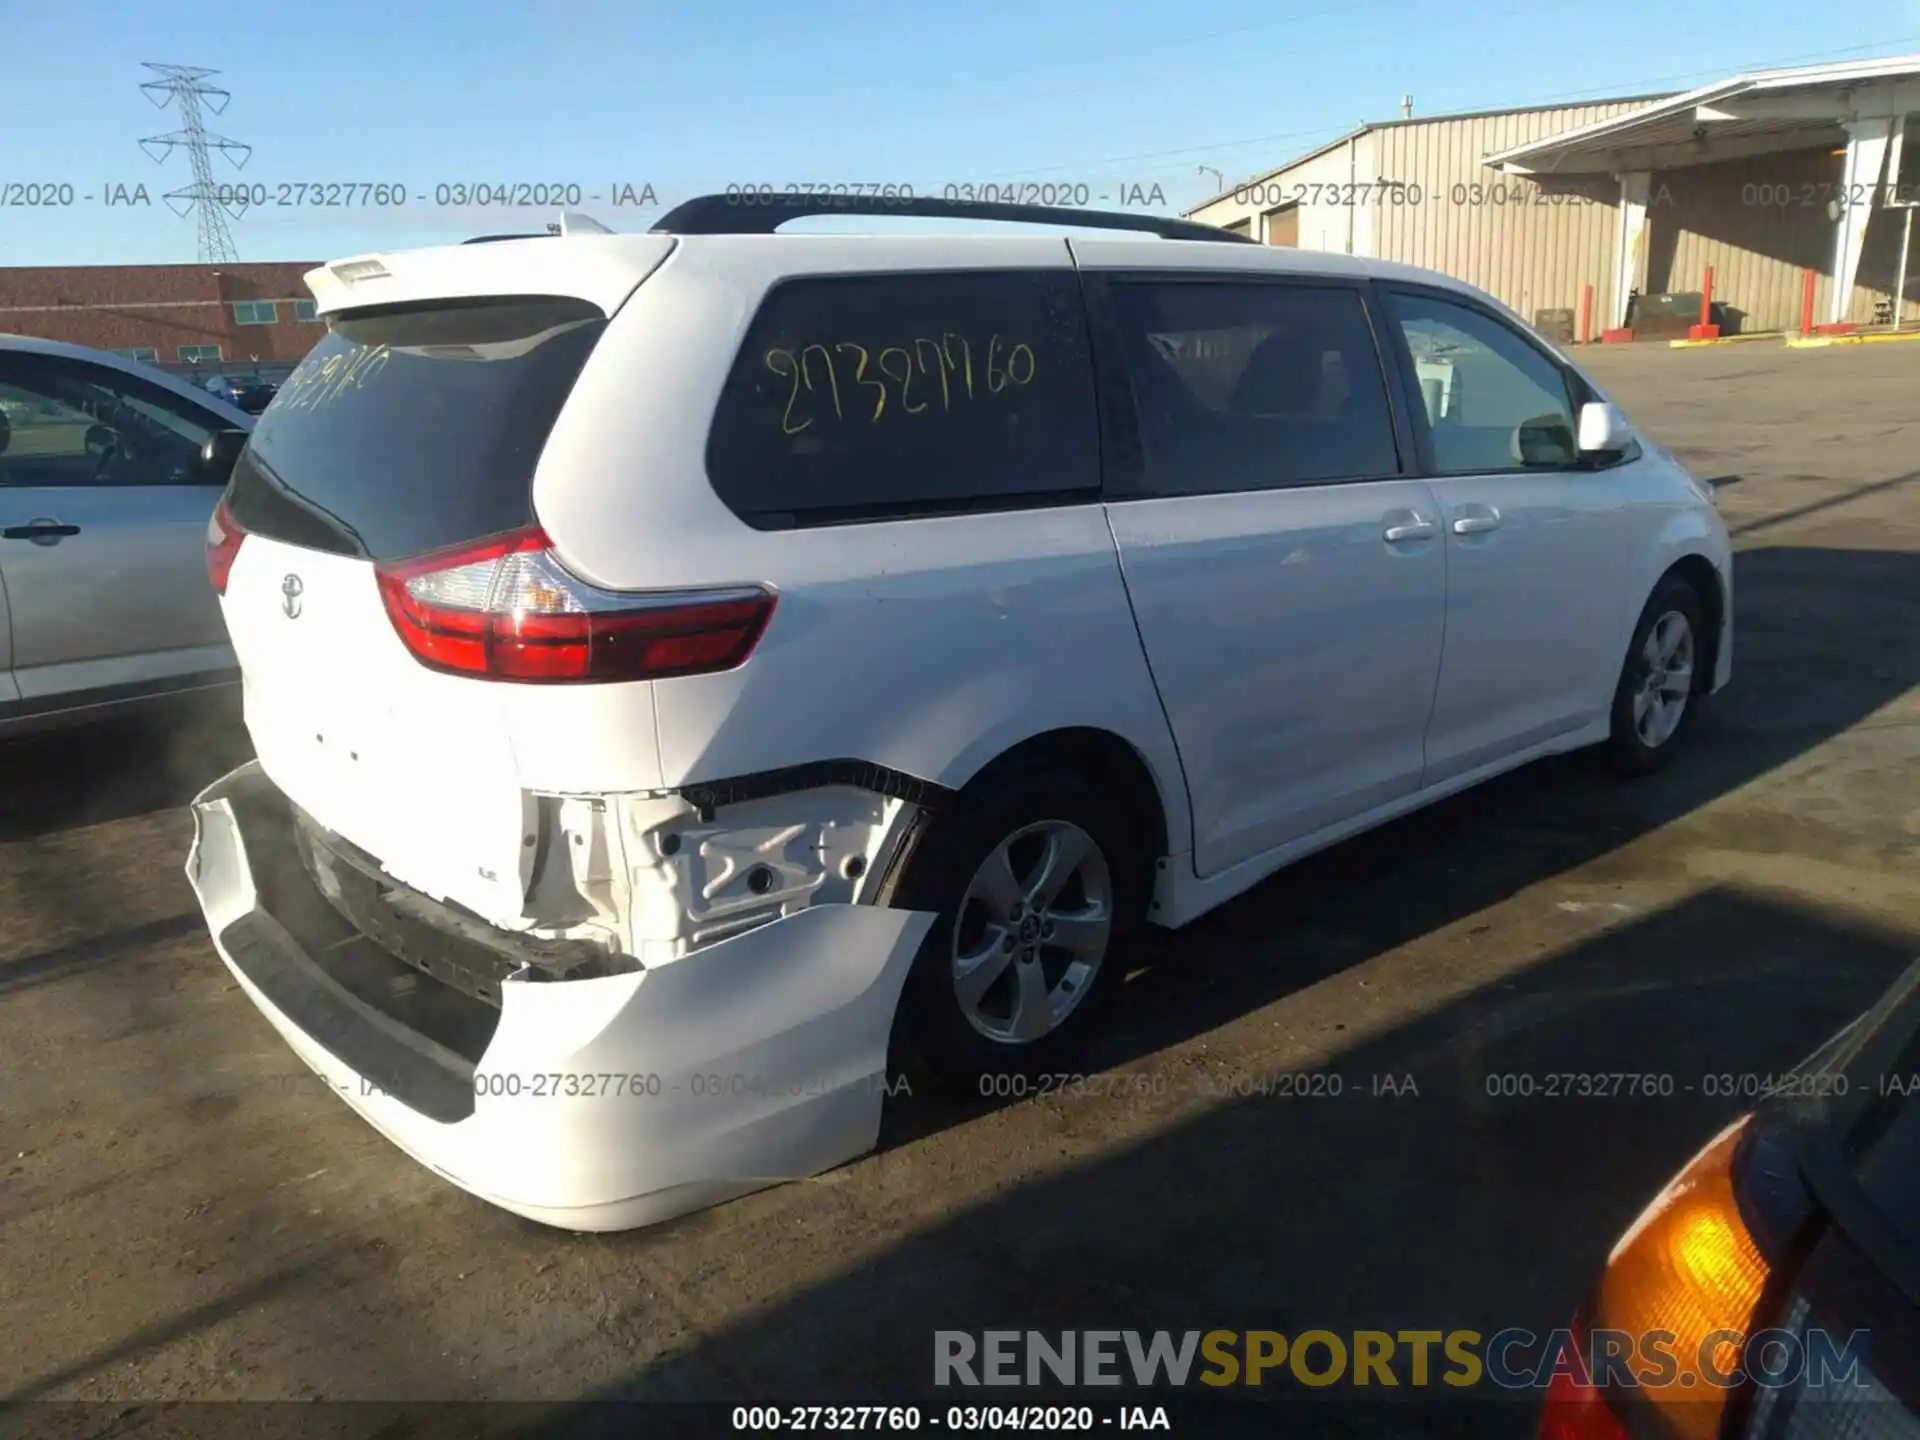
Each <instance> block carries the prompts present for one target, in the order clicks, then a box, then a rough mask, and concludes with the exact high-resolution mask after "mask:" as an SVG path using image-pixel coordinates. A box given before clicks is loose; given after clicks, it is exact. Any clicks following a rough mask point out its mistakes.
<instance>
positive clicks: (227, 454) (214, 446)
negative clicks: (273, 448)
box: [200, 430, 247, 483]
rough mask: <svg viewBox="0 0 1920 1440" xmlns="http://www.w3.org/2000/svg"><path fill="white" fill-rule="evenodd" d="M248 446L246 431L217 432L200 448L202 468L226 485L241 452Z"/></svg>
mask: <svg viewBox="0 0 1920 1440" xmlns="http://www.w3.org/2000/svg"><path fill="white" fill-rule="evenodd" d="M246 445H247V432H246V431H244V430H216V431H214V432H213V434H211V435H209V436H208V437H207V443H206V444H204V445H202V446H201V447H200V468H201V469H203V470H205V471H206V472H207V473H208V474H210V475H212V476H214V477H215V478H216V479H218V480H220V481H221V482H223V483H224V482H225V481H226V479H227V477H228V476H229V475H231V474H232V473H233V462H234V461H236V460H238V459H239V458H240V452H241V451H242V450H244V449H245V448H246Z"/></svg>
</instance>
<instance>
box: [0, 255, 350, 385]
mask: <svg viewBox="0 0 1920 1440" xmlns="http://www.w3.org/2000/svg"><path fill="white" fill-rule="evenodd" d="M316 263H318V262H315V261H294V260H281V261H267V262H259V263H252V264H243V263H238V262H236V263H232V264H225V265H47V266H4V267H0V333H5V334H13V335H37V336H40V337H43V338H45V339H49V340H66V341H70V342H72V343H74V344H77V345H91V346H94V347H95V348H97V349H101V350H117V351H119V352H120V353H122V354H125V355H132V356H134V357H135V358H137V359H141V360H148V361H151V362H153V363H155V364H159V365H164V366H166V367H167V368H168V369H191V370H195V371H201V372H209V371H210V370H211V369H212V368H213V367H216V366H219V365H222V364H225V365H228V366H231V367H233V368H236V369H244V368H247V367H250V366H252V365H256V364H257V365H260V366H264V367H267V368H269V369H285V368H287V367H288V366H291V365H293V364H294V363H295V362H296V361H298V360H299V359H300V358H301V357H302V356H303V355H305V354H306V353H307V351H308V350H310V349H311V348H312V347H313V345H314V343H315V342H316V341H318V340H319V339H320V337H321V336H322V335H324V334H325V333H326V330H325V327H324V326H323V325H321V324H320V322H319V321H317V320H315V319H314V318H313V296H312V295H311V294H310V293H309V292H308V290H307V287H306V284H305V282H304V281H303V280H302V279H301V278H300V277H301V276H302V275H304V274H305V273H306V272H307V271H308V270H311V269H312V268H313V267H314V265H315V264H316Z"/></svg>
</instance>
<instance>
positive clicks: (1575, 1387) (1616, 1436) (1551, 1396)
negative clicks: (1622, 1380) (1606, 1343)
mask: <svg viewBox="0 0 1920 1440" xmlns="http://www.w3.org/2000/svg"><path fill="white" fill-rule="evenodd" d="M1572 1333H1573V1336H1574V1338H1575V1340H1576V1341H1577V1342H1578V1343H1579V1346H1580V1353H1581V1355H1582V1356H1583V1357H1584V1356H1585V1355H1586V1354H1587V1352H1588V1349H1589V1347H1588V1344H1587V1331H1586V1326H1585V1325H1584V1324H1582V1323H1581V1321H1580V1320H1579V1318H1578V1317H1576V1318H1575V1320H1574V1324H1573V1326H1572ZM1580 1368H1581V1369H1582V1370H1583V1371H1584V1369H1585V1367H1584V1366H1581V1367H1580ZM1538 1440H1629V1437H1628V1434H1627V1428H1626V1426H1624V1425H1622V1424H1621V1423H1620V1419H1619V1417H1618V1416H1616V1415H1615V1414H1614V1413H1613V1410H1612V1407H1610V1406H1609V1405H1608V1404H1607V1397H1606V1396H1605V1395H1603V1394H1602V1393H1601V1392H1600V1390H1599V1388H1598V1387H1596V1386H1595V1385H1594V1384H1593V1382H1592V1380H1591V1379H1590V1378H1589V1377H1587V1376H1586V1375H1585V1374H1584V1373H1583V1374H1581V1375H1579V1376H1575V1375H1571V1374H1569V1373H1568V1372H1567V1371H1566V1370H1562V1369H1556V1370H1555V1371H1554V1372H1553V1377H1552V1379H1550V1380H1549V1381H1548V1382H1547V1398H1546V1403H1545V1405H1544V1406H1543V1408H1542V1409H1541V1412H1540V1429H1539V1432H1538Z"/></svg>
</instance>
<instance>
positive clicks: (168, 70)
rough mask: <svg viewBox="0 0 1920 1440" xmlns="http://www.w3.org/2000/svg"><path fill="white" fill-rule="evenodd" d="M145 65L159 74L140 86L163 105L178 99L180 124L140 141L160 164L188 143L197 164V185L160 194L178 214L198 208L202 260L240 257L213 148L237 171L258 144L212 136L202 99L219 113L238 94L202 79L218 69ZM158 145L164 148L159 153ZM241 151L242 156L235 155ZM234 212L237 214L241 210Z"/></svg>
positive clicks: (195, 170) (193, 162) (149, 62)
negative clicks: (217, 177) (215, 179)
mask: <svg viewBox="0 0 1920 1440" xmlns="http://www.w3.org/2000/svg"><path fill="white" fill-rule="evenodd" d="M142 63H143V64H144V65H145V66H146V68H147V69H149V70H152V71H155V72H156V73H157V74H158V75H159V76H160V78H159V79H158V80H149V81H147V82H145V83H144V84H142V85H141V87H140V88H141V90H143V91H145V92H146V95H147V98H148V99H149V100H151V101H153V103H154V104H155V105H157V106H159V107H160V108H161V109H165V108H166V107H167V106H168V105H170V104H173V103H175V102H178V104H179V106H180V128H179V129H178V130H175V131H173V132H172V133H171V134H168V135H150V136H148V137H147V138H146V139H145V140H142V141H141V142H140V148H141V149H142V150H145V151H146V152H147V154H149V155H151V156H152V157H153V159H154V162H155V163H156V164H159V163H162V162H164V161H165V160H166V158H167V156H169V155H171V154H172V153H173V149H174V147H175V146H176V145H184V146H185V147H186V151H187V159H188V160H189V162H191V164H192V166H193V184H191V185H187V186H184V187H182V188H181V189H179V190H174V191H170V192H169V193H167V194H166V195H164V196H162V197H161V198H162V199H164V200H165V201H166V202H167V204H168V205H169V206H170V207H172V209H173V212H174V213H175V214H176V215H181V216H184V215H185V214H186V213H187V212H188V211H189V210H197V211H199V215H200V263H201V264H203V265H207V264H216V263H219V262H221V261H229V262H231V261H235V260H238V259H239V258H240V256H239V253H238V252H237V251H236V250H235V249H234V248H233V235H232V233H231V232H230V231H229V230H228V229H227V216H226V213H225V212H226V211H227V210H228V209H229V208H230V204H227V205H223V204H222V202H221V200H220V194H219V191H218V189H217V188H216V187H215V185H214V183H213V159H212V156H211V153H210V152H211V151H213V150H218V151H220V153H221V154H223V155H225V156H226V157H227V159H229V160H231V161H233V166H234V168H235V169H236V170H237V169H239V168H240V167H242V166H243V165H245V164H246V163H247V157H248V156H249V155H251V154H252V153H253V147H252V146H251V145H242V144H241V143H240V142H239V141H238V140H229V139H227V138H226V136H224V135H209V134H208V133H207V127H206V125H205V123H204V122H203V121H202V120H201V118H200V106H201V102H202V101H205V102H206V106H207V109H209V110H211V111H213V113H214V114H216V115H218V114H219V113H220V112H221V111H223V110H225V109H226V108H227V102H228V101H229V100H231V99H232V98H233V96H232V95H231V94H229V93H228V92H227V91H225V90H222V89H221V88H220V87H218V86H217V85H207V84H205V83H203V82H204V81H205V80H206V78H207V77H208V76H209V75H218V74H219V73H220V72H219V71H218V70H208V69H204V68H203V67H201V66H198V65H156V64H154V63H153V62H152V61H150V60H149V61H144V62H142ZM156 146H157V147H159V148H158V150H157V152H156V149H155V147H156ZM236 154H237V155H238V157H239V158H238V159H235V155H236ZM234 213H235V214H238V212H237V211H235V212H234Z"/></svg>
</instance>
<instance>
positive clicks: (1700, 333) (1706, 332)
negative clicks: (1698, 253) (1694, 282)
mask: <svg viewBox="0 0 1920 1440" xmlns="http://www.w3.org/2000/svg"><path fill="white" fill-rule="evenodd" d="M1687 338H1688V339H1689V340H1718V339H1719V338H1720V327H1719V326H1718V325H1716V324H1714V323H1713V267H1712V266H1711V265H1709V266H1707V278H1706V280H1705V282H1704V283H1703V284H1702V285H1701V287H1700V323H1699V324H1698V325H1689V326H1688V327H1687Z"/></svg>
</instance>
